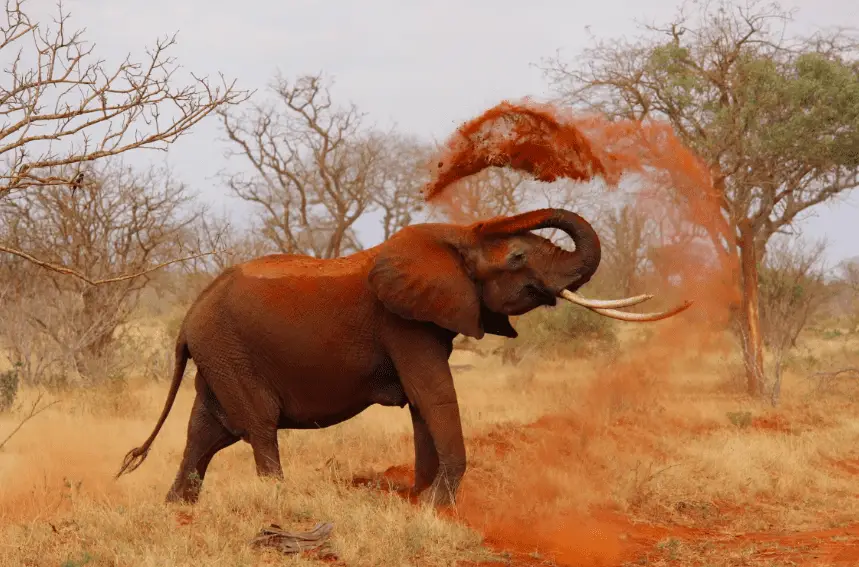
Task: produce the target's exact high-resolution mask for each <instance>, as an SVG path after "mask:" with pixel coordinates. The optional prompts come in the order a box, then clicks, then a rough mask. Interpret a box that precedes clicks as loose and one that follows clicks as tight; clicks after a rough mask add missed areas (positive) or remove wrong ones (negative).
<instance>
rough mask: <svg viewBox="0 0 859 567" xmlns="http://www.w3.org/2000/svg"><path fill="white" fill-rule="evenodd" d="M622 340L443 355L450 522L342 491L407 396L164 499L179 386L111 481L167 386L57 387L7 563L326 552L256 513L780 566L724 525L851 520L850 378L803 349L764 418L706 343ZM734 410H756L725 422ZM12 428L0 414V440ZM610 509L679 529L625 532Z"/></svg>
mask: <svg viewBox="0 0 859 567" xmlns="http://www.w3.org/2000/svg"><path fill="white" fill-rule="evenodd" d="M634 340H635V338H634V337H632V338H630V337H625V338H624V341H625V342H626V343H627V345H629V344H630V341H634ZM803 344H804V347H805V348H806V349H807V350H809V349H810V350H809V352H811V351H814V352H816V353H818V354H817V357H818V358H825V359H826V363H827V365H829V364H837V363H838V362H840V361H842V359H843V361H849V360H852V361H853V362H854V363H855V362H856V359H859V352H857V350H859V349H857V348H856V341H855V339H852V338H851V337H840V338H838V339H837V340H823V339H820V338H818V337H811V338H808V339H807V340H806V341H805V342H804V343H803ZM687 346H688V345H687ZM625 350H626V352H628V353H630V354H629V355H628V356H626V357H625V358H623V359H621V360H620V361H616V362H613V363H611V364H610V365H608V366H605V365H603V364H602V363H600V362H599V361H533V360H532V361H530V362H526V363H523V366H520V367H519V368H515V369H514V368H512V367H510V366H503V365H501V363H500V362H499V361H498V360H496V359H494V358H492V357H488V358H482V357H479V356H477V355H474V354H472V353H457V354H456V355H455V356H456V357H457V358H458V360H455V361H454V362H455V363H457V364H462V363H468V364H471V365H473V368H472V369H467V370H464V371H460V372H458V374H457V388H458V391H459V395H460V399H461V405H462V408H463V420H464V426H465V430H466V436H467V440H468V441H467V442H468V450H469V455H470V461H471V468H470V469H469V472H468V474H467V475H466V481H465V483H464V486H463V496H462V501H461V504H460V506H459V510H458V512H459V517H458V518H449V517H446V516H439V515H437V514H436V513H434V512H432V511H429V510H425V509H421V508H419V507H416V506H413V505H410V504H408V503H407V502H405V501H403V500H401V499H400V498H399V497H397V496H393V495H390V494H387V493H385V492H383V491H378V490H373V489H368V488H355V487H352V486H351V485H350V483H349V481H350V479H352V478H353V477H354V476H356V475H364V474H367V473H371V472H374V471H375V472H377V473H378V472H380V471H383V470H385V469H387V468H388V467H390V466H392V465H402V464H407V465H411V459H412V449H411V437H410V421H409V418H408V412H407V411H406V410H405V409H391V408H379V407H375V408H371V409H370V410H368V411H366V412H365V413H364V414H362V415H360V416H358V417H357V418H355V419H353V420H351V421H349V422H347V423H344V424H342V425H339V426H335V427H332V428H329V429H326V430H321V431H290V432H286V431H284V432H281V455H282V460H283V466H284V472H285V475H286V480H285V481H284V482H283V483H274V482H268V481H262V480H258V479H257V478H256V477H255V475H254V467H253V459H252V456H251V452H250V448H249V446H247V445H246V444H238V445H235V446H233V447H231V448H229V449H227V450H224V451H222V452H221V453H219V454H218V456H217V457H216V458H215V460H214V461H213V463H212V465H211V467H210V471H209V474H208V475H207V478H206V481H205V485H204V488H203V495H202V498H201V500H200V502H199V504H197V505H196V506H194V507H177V506H166V505H164V504H163V503H162V501H163V498H164V496H165V494H166V491H167V489H168V488H169V485H170V483H171V482H172V480H173V476H174V474H175V473H176V469H177V467H178V463H179V459H180V455H181V451H182V448H183V446H184V434H185V427H186V424H187V416H188V414H189V411H190V405H191V401H192V396H193V390H192V388H191V382H192V381H191V380H187V381H186V384H185V385H184V386H183V389H182V391H181V392H180V396H179V399H178V400H177V403H176V405H175V407H174V409H173V413H172V414H171V417H170V419H169V420H168V421H167V424H166V426H165V428H164V430H163V431H162V433H161V435H160V437H159V438H158V440H157V441H156V444H155V446H154V447H153V451H152V453H151V455H150V457H149V459H148V460H147V462H146V463H145V464H144V465H143V466H142V467H141V468H140V469H139V470H138V471H137V472H135V473H133V474H132V475H130V476H127V477H123V478H122V479H121V480H120V481H114V480H113V478H112V477H113V474H114V473H115V472H116V470H117V467H118V466H119V464H120V462H121V460H122V456H123V455H124V454H125V452H126V451H127V450H128V449H130V448H131V447H133V446H136V445H138V444H139V443H140V442H141V441H142V440H143V439H144V438H145V437H146V435H148V433H149V431H150V430H151V427H152V425H153V424H154V421H155V419H156V417H157V414H158V412H159V411H160V409H161V406H162V404H163V401H164V397H165V395H166V389H167V385H166V383H164V382H161V383H156V384H152V383H148V384H131V385H129V386H128V387H126V388H119V387H115V388H113V389H108V387H105V388H102V389H99V390H96V391H87V392H73V393H69V394H64V395H63V396H62V398H63V400H62V403H61V404H60V405H58V406H56V407H55V408H52V409H51V410H49V411H47V412H46V413H44V414H42V415H40V416H39V417H38V418H37V419H36V420H33V421H32V422H31V423H29V424H27V426H26V427H25V428H24V429H22V431H21V432H20V433H19V434H18V435H17V436H16V437H15V438H14V439H13V440H12V441H11V442H10V443H9V445H8V446H7V447H6V449H5V450H4V451H3V452H2V453H0V486H2V491H0V566H5V565H9V566H13V565H14V566H16V567H17V566H22V565H39V566H41V565H66V566H72V565H92V566H97V565H123V566H124V565H135V566H138V565H175V566H183V565H231V566H233V565H259V564H281V563H284V564H296V565H301V564H321V563H320V560H319V559H315V558H314V557H313V556H310V555H308V556H304V557H290V558H286V559H284V558H283V557H281V556H278V555H277V554H276V553H275V552H273V551H260V550H256V549H253V548H251V547H249V546H248V545H247V543H248V541H249V540H250V539H251V538H252V537H253V536H254V535H255V534H256V532H257V531H258V530H259V529H260V528H261V527H263V526H265V525H268V524H269V523H276V524H279V525H281V526H283V527H285V528H287V529H297V528H309V527H311V526H312V525H313V524H315V523H316V522H319V521H331V522H333V523H334V525H335V528H334V533H333V536H332V548H333V551H334V552H335V553H336V554H337V556H338V557H339V558H340V561H341V562H342V564H345V565H452V564H454V563H456V561H458V560H459V561H464V560H472V561H478V560H480V559H481V558H483V559H485V558H486V557H487V551H486V549H485V547H484V544H485V543H486V544H490V545H491V546H495V547H505V548H507V549H510V550H512V551H518V552H521V553H522V554H524V555H523V557H527V555H528V554H529V552H532V551H535V550H536V551H537V552H538V553H535V554H534V557H537V556H538V555H540V554H542V556H552V557H554V559H555V561H557V562H559V563H558V564H562V565H579V564H597V563H577V561H588V560H589V559H587V558H591V560H593V561H594V562H596V561H598V560H603V561H605V562H606V563H604V565H612V564H615V565H616V564H620V563H621V562H622V561H623V560H627V559H629V558H630V557H631V556H630V555H629V553H632V552H635V553H637V554H638V556H640V555H641V554H642V553H647V555H648V556H649V559H648V560H649V561H650V562H651V564H654V565H660V564H666V565H667V564H684V565H697V564H701V565H705V564H706V565H712V566H716V565H758V564H760V565H765V564H767V563H757V562H755V561H757V559H755V558H758V557H760V558H763V557H769V558H770V560H771V563H770V564H771V565H782V564H784V565H788V564H802V563H796V561H795V559H790V561H793V563H788V562H784V563H780V562H779V561H781V559H777V558H775V559H774V557H775V556H774V555H773V552H772V549H771V547H772V546H770V547H767V545H769V544H767V545H763V544H760V543H759V542H758V543H757V544H755V545H757V547H754V549H752V550H751V551H749V550H748V549H747V548H746V547H743V546H739V545H733V544H732V545H730V546H728V547H725V546H724V545H723V546H722V547H720V545H722V544H719V543H718V542H719V541H722V540H720V539H719V538H723V539H724V537H727V536H725V534H740V533H747V532H783V531H790V530H807V531H811V530H824V529H831V528H838V527H839V526H847V525H855V524H857V523H859V482H857V480H859V477H857V473H859V461H854V460H857V459H859V388H857V387H856V386H854V385H851V384H843V385H842V386H841V387H840V389H839V390H838V391H837V392H816V391H815V390H813V389H812V388H811V385H812V384H811V383H809V381H808V380H807V378H806V375H807V374H808V368H809V365H810V364H812V363H809V362H803V361H804V360H805V358H803V357H805V356H806V354H807V353H802V352H800V354H799V355H797V362H796V363H795V364H793V365H792V369H791V370H790V371H789V372H788V375H787V377H786V381H785V384H784V386H783V392H784V397H783V402H782V405H781V406H780V407H779V408H778V409H777V410H773V409H771V408H767V407H765V406H763V405H759V404H757V403H756V402H753V401H750V400H749V399H747V398H745V397H744V396H742V395H740V394H737V393H734V392H735V390H734V389H732V387H731V385H730V379H729V377H726V372H725V368H727V366H726V363H725V362H724V355H723V354H720V353H719V352H715V353H714V354H712V355H708V356H701V355H699V354H698V351H696V350H695V349H694V348H692V349H688V348H687V350H686V353H687V354H686V355H684V356H679V355H678V354H677V352H676V351H672V350H671V349H669V348H657V347H655V346H654V345H653V344H650V345H649V346H647V347H638V348H630V347H629V346H627V348H626V349H625ZM839 357H840V358H839ZM851 357H855V358H851ZM803 365H805V366H803ZM189 375H190V374H189ZM31 395H33V393H32V392H25V395H24V399H23V400H22V401H26V398H27V396H31ZM731 412H738V413H740V414H741V413H742V412H749V414H750V415H749V418H748V419H746V420H745V421H743V420H737V419H734V422H733V423H732V421H731V419H730V418H729V417H728V414H729V413H731ZM14 419H15V416H14V415H6V416H0V434H2V433H3V432H4V431H6V430H7V428H8V427H10V425H11V424H12V423H13V422H14ZM605 514H614V516H611V518H615V519H612V520H607V519H605V518H608V517H609V516H605ZM620 517H622V518H626V519H625V520H623V522H640V521H643V522H646V523H647V524H651V525H656V524H659V525H662V526H669V527H670V529H671V530H675V531H674V532H670V531H669V532H665V533H662V532H659V534H657V533H656V532H653V533H650V532H640V530H641V529H643V528H640V527H635V524H634V523H629V524H627V523H623V522H619V521H618V520H616V518H620ZM594 518H602V519H601V520H599V522H602V523H598V524H595V525H594V524H592V523H589V522H594V521H597V520H594ZM665 529H669V528H665ZM594 530H597V531H594ZM613 530H614V531H613ZM637 530H638V531H637ZM677 530H681V531H679V532H678V531H677ZM682 530H704V532H702V533H703V534H704V535H706V537H704V536H702V535H701V534H699V533H698V532H692V531H689V532H684V531H682ZM615 532H617V533H615ZM639 532H640V533H639ZM705 532H706V533H705ZM594 533H600V534H602V535H601V536H599V537H596V536H594V535H593V534H594ZM636 533H638V536H636V537H637V539H636V537H632V538H631V536H630V535H629V534H633V535H635V534H636ZM605 534H609V535H608V536H606V535H605ZM624 534H626V535H624ZM648 534H649V535H648ZM660 534H661V535H660ZM696 534H697V535H696ZM707 534H709V535H707ZM615 536H616V537H615ZM484 537H485V538H486V540H487V541H486V542H484V541H483V538H484ZM606 537H608V539H610V540H611V541H610V542H608V543H607V541H608V540H606V539H605V538H606ZM833 537H835V536H833ZM601 538H602V539H601ZM612 538H615V539H616V541H615V539H612ZM708 538H709V539H708ZM714 538H715V539H714ZM714 541H716V542H717V543H713V542H714ZM707 542H709V543H707ZM633 543H634V544H635V545H636V546H638V547H630V546H631V545H632V544H633ZM752 543H754V542H752ZM725 545H727V544H725ZM750 545H751V544H750ZM773 545H774V544H773ZM744 550H745V551H744ZM767 554H769V555H767ZM582 558H585V559H582ZM532 559H533V558H532ZM704 559H706V562H704ZM699 560H700V561H701V562H700V563H699V562H698V561H699ZM533 561H535V563H534V564H538V563H536V562H537V561H538V560H537V559H533ZM677 561H679V562H680V563H677ZM761 561H763V559H761ZM784 561H788V560H787V559H785V560H784ZM817 564H820V565H825V564H827V563H826V562H825V561H822V562H820V563H817ZM831 564H833V565H835V564H838V565H841V564H842V563H837V562H833V563H831ZM845 565H846V563H845Z"/></svg>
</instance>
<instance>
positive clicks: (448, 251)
mask: <svg viewBox="0 0 859 567" xmlns="http://www.w3.org/2000/svg"><path fill="white" fill-rule="evenodd" d="M368 279H369V283H370V288H371V289H372V290H373V292H374V293H375V294H376V297H378V298H379V300H380V301H381V302H382V303H383V304H384V305H385V307H386V308H387V309H388V310H389V311H391V312H392V313H394V314H396V315H399V316H400V317H403V318H404V319H413V320H417V321H426V322H429V323H435V324H436V325H438V326H439V327H443V328H445V329H449V330H451V331H455V332H457V333H460V334H463V335H466V336H469V337H473V338H475V339H481V338H483V335H484V332H483V327H482V326H481V324H480V298H479V297H478V295H477V288H476V287H475V284H474V282H472V281H471V279H470V278H469V277H468V272H467V270H466V267H465V264H464V261H463V259H462V256H461V255H460V254H459V253H458V252H457V251H456V250H455V249H454V248H453V247H452V246H450V245H448V244H446V243H444V242H443V241H439V240H437V239H435V238H433V236H432V235H430V234H425V233H422V232H419V231H417V230H415V229H404V230H402V231H400V232H399V233H397V234H396V235H395V236H394V237H392V238H391V239H390V240H388V242H386V243H385V244H384V245H383V246H382V248H381V251H380V252H379V254H378V255H377V256H376V259H375V262H374V264H373V267H372V268H371V269H370V274H369V278H368Z"/></svg>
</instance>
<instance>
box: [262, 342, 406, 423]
mask: <svg viewBox="0 0 859 567" xmlns="http://www.w3.org/2000/svg"><path fill="white" fill-rule="evenodd" d="M326 382H327V383H328V384H327V386H328V387H327V388H325V389H324V390H318V389H316V388H314V389H313V392H310V391H305V395H304V396H302V395H300V394H299V393H298V392H297V391H293V392H292V393H291V395H287V396H286V397H285V399H284V407H283V411H282V412H281V417H280V421H279V424H278V427H280V428H282V429H311V428H312V429H316V428H325V427H330V426H332V425H336V424H338V423H342V422H343V421H346V420H348V419H350V418H352V417H355V416H356V415H358V414H359V413H361V412H363V411H364V410H365V409H367V408H368V407H370V406H372V405H381V406H387V407H404V406H405V405H406V404H407V403H408V397H407V396H406V392H405V390H404V389H403V386H402V384H401V383H400V380H399V376H397V373H396V371H395V370H394V366H393V364H392V363H391V361H390V360H389V359H385V360H384V361H383V362H382V363H381V364H379V366H378V367H377V368H376V369H374V371H373V372H372V373H370V374H368V375H366V376H365V377H362V378H361V379H359V380H357V381H356V382H354V383H350V382H349V381H348V380H346V381H344V380H343V377H342V376H339V377H335V379H333V380H326ZM320 391H324V392H325V395H324V396H317V395H314V393H316V392H320Z"/></svg>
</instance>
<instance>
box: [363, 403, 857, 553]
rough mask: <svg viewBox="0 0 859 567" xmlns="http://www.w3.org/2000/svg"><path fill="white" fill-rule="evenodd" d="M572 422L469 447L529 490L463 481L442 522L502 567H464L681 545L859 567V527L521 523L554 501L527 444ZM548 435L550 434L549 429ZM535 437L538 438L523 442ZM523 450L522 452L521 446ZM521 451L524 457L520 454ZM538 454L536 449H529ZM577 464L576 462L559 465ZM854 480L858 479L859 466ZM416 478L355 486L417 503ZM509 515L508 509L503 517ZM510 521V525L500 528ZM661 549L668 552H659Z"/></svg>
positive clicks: (605, 514)
mask: <svg viewBox="0 0 859 567" xmlns="http://www.w3.org/2000/svg"><path fill="white" fill-rule="evenodd" d="M569 424H570V421H569V420H568V419H567V418H566V417H561V416H551V417H546V418H542V419H540V420H538V421H537V422H535V423H532V424H529V425H526V426H523V427H521V428H513V427H507V428H500V427H499V428H497V429H495V430H494V431H492V432H491V433H489V434H488V435H486V436H483V437H481V438H478V439H474V440H470V441H469V451H470V453H471V454H472V460H474V461H478V462H480V461H481V458H482V457H491V458H494V457H495V453H496V450H497V448H498V447H499V445H500V446H503V447H505V451H508V452H509V453H508V452H505V455H508V456H509V457H510V458H508V459H507V460H506V461H505V463H504V466H510V467H512V468H513V470H512V471H510V472H511V473H512V476H513V478H522V479H523V487H524V489H523V490H519V488H520V487H517V489H516V490H515V494H508V499H507V500H506V503H501V502H499V501H498V500H492V499H493V498H494V497H493V496H491V495H487V494H486V489H485V486H484V483H485V482H486V481H487V480H488V479H489V476H488V471H484V470H481V469H480V468H479V467H472V469H471V470H470V472H469V473H468V474H467V475H466V477H465V479H464V480H463V484H462V487H461V492H460V497H459V500H458V503H457V507H456V509H455V510H443V511H441V513H442V514H443V515H446V516H449V517H452V518H454V519H456V520H457V521H460V522H462V523H463V524H465V525H467V526H469V527H471V528H473V529H475V530H477V531H479V532H481V533H482V534H483V535H484V542H485V544H486V545H487V546H488V547H489V548H490V549H492V550H493V551H494V552H495V553H497V554H498V555H499V559H498V560H497V561H485V562H480V563H475V562H462V563H460V565H463V566H469V567H489V566H495V565H498V566H500V565H506V566H516V567H526V566H529V567H530V566H537V565H547V564H548V563H547V560H551V561H553V562H554V563H551V564H554V565H557V566H558V567H609V566H612V567H613V566H621V565H624V564H644V563H642V562H643V561H647V560H649V561H653V560H656V559H657V558H660V557H664V558H666V559H667V558H668V557H669V555H670V553H671V546H670V545H664V544H665V542H670V541H671V540H677V541H678V542H681V543H682V545H684V546H686V547H687V548H691V549H694V550H699V549H700V552H701V554H702V555H703V554H704V553H705V552H706V553H707V554H710V555H711V556H713V557H727V556H729V555H732V554H733V555H736V554H737V553H743V554H745V556H746V558H747V560H748V563H744V564H746V565H757V564H761V565H766V564H767V563H766V562H767V561H769V562H774V561H777V560H778V561H782V562H793V563H794V564H795V565H801V566H806V565H807V566H813V565H821V564H824V565H832V566H839V567H841V566H843V567H847V566H851V567H853V566H855V565H857V564H859V524H857V525H852V526H845V527H840V528H832V529H825V530H817V531H808V532H801V533H758V532H755V533H731V532H729V531H725V530H722V529H718V528H717V527H709V528H706V529H705V528H690V527H686V526H681V525H676V524H669V523H666V524H662V525H656V524H650V523H643V522H636V521H633V520H632V519H630V518H629V517H626V516H624V515H623V514H621V513H619V512H617V511H615V510H612V509H611V508H610V507H607V506H605V505H602V506H592V507H590V508H589V509H587V510H583V511H575V510H569V511H564V512H558V513H555V514H532V515H531V516H530V517H529V518H527V522H526V521H523V520H524V518H519V517H518V516H519V515H521V513H522V510H518V509H517V508H516V505H515V504H514V502H516V501H517V500H519V499H521V498H523V497H524V496H525V493H529V494H528V496H530V498H532V499H534V500H537V501H541V500H544V499H546V498H547V497H548V498H549V499H551V498H552V497H554V496H555V495H551V494H539V493H534V492H532V490H533V488H534V487H535V486H536V487H538V488H539V484H537V485H532V484H531V481H533V480H534V477H535V476H536V475H535V473H534V472H533V470H531V467H532V462H531V459H530V457H531V455H532V453H530V452H528V451H527V449H528V445H527V444H528V443H530V444H532V445H533V444H534V443H540V442H541V441H542V439H543V436H545V435H546V434H550V433H551V431H552V430H554V432H555V433H556V434H558V433H560V431H561V429H560V428H567V427H569ZM547 428H548V429H547ZM523 431H526V432H527V431H530V432H532V433H533V434H535V435H533V437H531V438H527V435H524V436H523ZM567 433H569V430H568V429H567ZM523 444H524V445H523ZM514 447H515V448H518V449H519V451H518V453H521V454H517V450H515V449H514ZM531 448H533V447H531ZM563 459H567V460H570V464H572V460H573V459H575V456H573V455H567V456H565V457H557V456H556V460H563ZM852 466H856V467H857V469H855V470H856V472H859V464H857V465H851V467H852ZM413 480H414V473H413V470H412V468H411V467H410V466H408V465H397V466H393V467H390V468H389V469H387V470H386V471H384V472H383V473H381V474H375V475H367V476H359V477H355V478H354V479H353V480H352V484H353V486H363V487H372V488H376V489H378V490H381V491H384V492H391V493H396V494H398V495H399V496H401V497H403V498H406V499H409V500H411V501H412V502H413V503H414V502H416V499H415V498H414V495H412V494H410V486H411V484H412V482H413ZM715 504H717V507H718V509H719V513H720V515H724V516H731V517H734V518H737V517H741V516H742V515H743V514H745V513H747V512H746V511H745V510H744V509H742V508H741V507H737V506H733V505H731V504H730V503H723V502H719V503H715ZM505 507H506V508H507V509H505ZM504 517H508V520H509V521H500V520H501V519H502V518H504ZM660 544H662V545H660Z"/></svg>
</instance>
